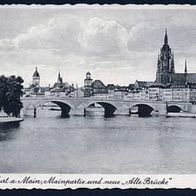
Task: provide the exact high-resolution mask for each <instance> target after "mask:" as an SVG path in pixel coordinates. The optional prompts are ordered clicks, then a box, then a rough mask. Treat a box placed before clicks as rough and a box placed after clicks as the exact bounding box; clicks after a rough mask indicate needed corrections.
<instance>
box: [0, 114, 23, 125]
mask: <svg viewBox="0 0 196 196" xmlns="http://www.w3.org/2000/svg"><path fill="white" fill-rule="evenodd" d="M23 120H24V118H22V117H12V116H8V115H7V114H5V113H1V114H0V124H4V123H18V122H21V121H23Z"/></svg>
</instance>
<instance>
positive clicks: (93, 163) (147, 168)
mask: <svg viewBox="0 0 196 196" xmlns="http://www.w3.org/2000/svg"><path fill="white" fill-rule="evenodd" d="M0 172H1V173H67V174H69V173H84V174H86V173H94V174H95V173H102V174H136V173H140V174H146V173H151V174H163V173H164V174H166V173H170V174H171V173H173V174H192V173H196V119H191V118H190V119H189V118H165V117H164V116H160V117H149V118H139V117H137V116H131V117H128V116H115V117H112V118H104V117H103V116H86V117H79V116H78V117H77V116H71V117H70V118H66V119H62V118H60V112H59V111H48V110H45V109H44V110H38V115H37V118H33V117H32V116H28V117H26V118H25V120H24V121H23V122H21V123H20V125H19V126H15V127H12V126H9V127H8V126H4V127H1V128H0Z"/></svg>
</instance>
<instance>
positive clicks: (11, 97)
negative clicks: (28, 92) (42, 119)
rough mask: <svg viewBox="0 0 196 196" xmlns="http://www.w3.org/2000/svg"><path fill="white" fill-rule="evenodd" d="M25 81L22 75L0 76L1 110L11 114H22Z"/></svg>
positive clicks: (15, 115) (16, 115)
mask: <svg viewBox="0 0 196 196" xmlns="http://www.w3.org/2000/svg"><path fill="white" fill-rule="evenodd" d="M23 82H24V81H23V79H22V78H21V77H20V76H18V77H16V76H10V77H5V76H4V75H2V76H0V110H3V111H4V112H5V113H6V114H8V115H9V116H14V117H18V116H19V114H20V110H21V108H22V102H21V101H20V97H21V96H22V94H23V92H22V89H23V86H22V83H23Z"/></svg>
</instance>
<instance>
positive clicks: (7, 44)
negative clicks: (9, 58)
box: [0, 39, 16, 52]
mask: <svg viewBox="0 0 196 196" xmlns="http://www.w3.org/2000/svg"><path fill="white" fill-rule="evenodd" d="M15 49H16V46H15V44H14V43H13V41H12V40H10V39H2V40H0V50H1V51H4V52H8V51H13V50H15Z"/></svg>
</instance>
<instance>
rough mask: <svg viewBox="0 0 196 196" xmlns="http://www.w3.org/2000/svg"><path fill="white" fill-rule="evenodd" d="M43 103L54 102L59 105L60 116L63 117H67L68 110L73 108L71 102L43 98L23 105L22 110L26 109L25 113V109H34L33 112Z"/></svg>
mask: <svg viewBox="0 0 196 196" xmlns="http://www.w3.org/2000/svg"><path fill="white" fill-rule="evenodd" d="M44 103H54V104H56V105H57V106H59V107H60V109H61V117H65V118H66V117H69V112H70V110H71V109H72V108H73V106H72V105H71V104H69V103H66V102H63V101H59V100H45V101H39V102H35V103H31V104H29V105H26V106H24V111H26V112H25V113H27V111H28V110H29V109H34V112H35V110H36V108H37V107H39V106H41V105H43V104H44ZM34 115H35V114H34Z"/></svg>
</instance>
